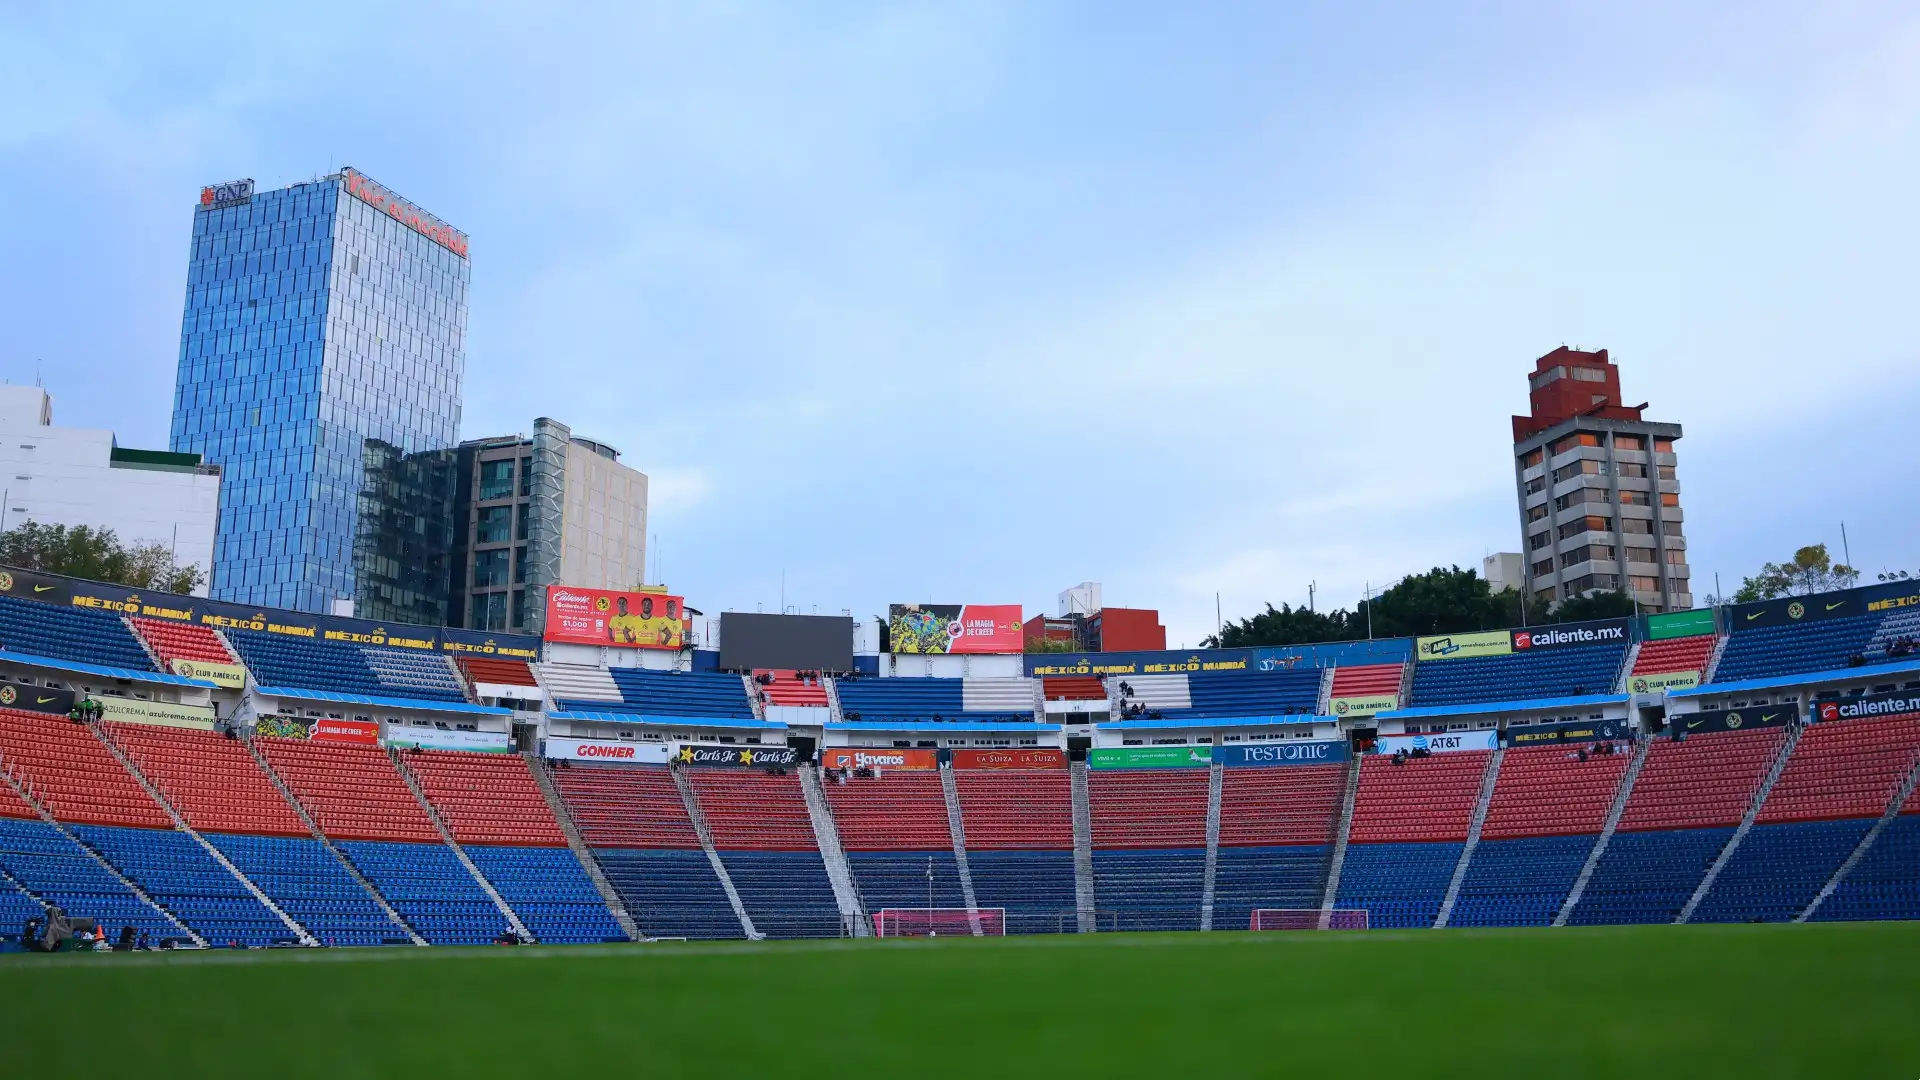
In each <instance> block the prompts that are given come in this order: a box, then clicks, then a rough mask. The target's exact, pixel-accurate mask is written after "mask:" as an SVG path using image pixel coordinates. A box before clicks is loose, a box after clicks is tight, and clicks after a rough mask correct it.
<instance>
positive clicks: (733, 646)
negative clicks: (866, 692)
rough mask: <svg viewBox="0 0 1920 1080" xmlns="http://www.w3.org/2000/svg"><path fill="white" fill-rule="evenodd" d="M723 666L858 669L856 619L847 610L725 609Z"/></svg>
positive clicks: (721, 614)
mask: <svg viewBox="0 0 1920 1080" xmlns="http://www.w3.org/2000/svg"><path fill="white" fill-rule="evenodd" d="M720 666H721V667H723V668H728V669H746V668H781V669H788V670H796V671H852V670H853V620H852V619H850V618H847V617H846V616H844V615H754V614H749V613H747V612H741V611H723V612H721V613H720Z"/></svg>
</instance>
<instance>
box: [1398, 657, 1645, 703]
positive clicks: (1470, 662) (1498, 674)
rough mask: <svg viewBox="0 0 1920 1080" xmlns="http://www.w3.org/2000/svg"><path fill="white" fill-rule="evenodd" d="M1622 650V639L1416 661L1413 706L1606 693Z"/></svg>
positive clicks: (1617, 673) (1617, 672)
mask: <svg viewBox="0 0 1920 1080" xmlns="http://www.w3.org/2000/svg"><path fill="white" fill-rule="evenodd" d="M1626 651H1627V646H1626V645H1625V644H1624V643H1622V644H1618V645H1576V646H1570V647H1559V648H1547V649H1540V650H1538V651H1528V652H1515V653H1510V654H1506V655H1501V656H1469V657H1464V658H1460V659H1440V660H1421V661H1419V662H1417V663H1415V664H1414V666H1413V704H1414V705H1416V706H1424V705H1471V704H1477V703H1480V702H1492V701H1532V700H1538V699H1547V698H1561V697H1581V696H1585V695H1589V694H1610V693H1612V692H1613V688H1614V684H1615V683H1616V682H1617V681H1618V680H1619V677H1620V668H1621V665H1622V662H1623V661H1624V660H1625V658H1626Z"/></svg>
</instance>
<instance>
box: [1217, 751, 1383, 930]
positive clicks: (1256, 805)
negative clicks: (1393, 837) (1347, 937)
mask: <svg viewBox="0 0 1920 1080" xmlns="http://www.w3.org/2000/svg"><path fill="white" fill-rule="evenodd" d="M1349 768H1350V766H1345V765H1304V766H1298V767H1292V768H1279V769H1265V768H1230V769H1225V770H1223V771H1222V773H1221V781H1220V783H1221V787H1220V840H1219V852H1218V855H1217V857H1216V862H1217V866H1216V869H1215V881H1214V891H1213V929H1215V930H1244V929H1247V927H1248V926H1249V925H1250V923H1251V920H1252V916H1253V912H1254V910H1255V909H1256V908H1317V907H1319V906H1320V900H1321V897H1322V896H1323V895H1324V893H1325V891H1326V885H1327V872H1328V860H1329V858H1330V857H1331V855H1332V845H1333V841H1334V830H1335V828H1336V826H1337V825H1338V814H1339V812H1340V803H1341V796H1342V794H1343V793H1344V791H1345V789H1346V784H1347V773H1348V770H1349Z"/></svg>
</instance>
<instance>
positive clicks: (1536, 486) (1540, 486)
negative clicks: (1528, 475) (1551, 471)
mask: <svg viewBox="0 0 1920 1080" xmlns="http://www.w3.org/2000/svg"><path fill="white" fill-rule="evenodd" d="M1546 489H1547V478H1546V477H1544V476H1536V477H1534V478H1533V479H1531V480H1529V481H1527V494H1529V495H1538V494H1540V493H1541V492H1542V491H1545V490H1546Z"/></svg>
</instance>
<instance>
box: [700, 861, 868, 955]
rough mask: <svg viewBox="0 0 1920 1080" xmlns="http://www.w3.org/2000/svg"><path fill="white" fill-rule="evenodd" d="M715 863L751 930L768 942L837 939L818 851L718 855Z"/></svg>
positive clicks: (835, 909)
mask: <svg viewBox="0 0 1920 1080" xmlns="http://www.w3.org/2000/svg"><path fill="white" fill-rule="evenodd" d="M720 862H721V864H722V865H724V866H725V867H726V868H727V877H729V878H731V879H732V880H733V889H734V891H735V892H737V893H739V894H740V902H741V903H742V904H744V905H746V909H747V917H748V918H749V919H752V920H753V928H754V929H755V930H758V931H760V933H762V934H764V935H766V936H767V937H770V938H812V937H840V936H842V927H841V919H840V906H839V904H837V903H836V902H835V901H834V898H833V885H832V883H830V882H829V881H828V880H827V867H826V864H825V863H822V862H821V861H820V853H819V852H818V851H722V852H720ZM847 932H849V933H850V932H851V931H850V930H849V931H847Z"/></svg>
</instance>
